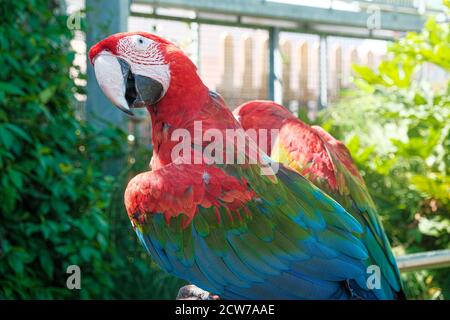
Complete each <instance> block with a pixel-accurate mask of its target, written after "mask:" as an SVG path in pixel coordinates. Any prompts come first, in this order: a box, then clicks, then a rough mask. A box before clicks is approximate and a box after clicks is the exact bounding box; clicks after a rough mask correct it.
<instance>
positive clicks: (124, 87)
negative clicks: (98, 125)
mask: <svg viewBox="0 0 450 320" xmlns="http://www.w3.org/2000/svg"><path fill="white" fill-rule="evenodd" d="M93 64H94V71H95V77H96V78H97V82H98V84H99V86H100V88H101V89H102V91H103V93H104V94H105V96H106V97H107V98H108V99H109V100H110V101H111V102H112V103H113V104H114V105H115V106H116V107H118V108H119V109H120V110H122V111H123V112H125V113H127V114H129V115H134V114H133V112H132V111H131V108H143V107H145V106H147V105H151V104H155V103H156V102H158V100H159V99H160V98H161V95H162V93H163V86H162V84H160V83H159V82H158V81H156V80H154V79H152V78H149V77H146V76H142V75H137V74H133V72H132V71H131V67H130V65H129V64H128V62H126V61H125V60H123V59H121V58H117V57H116V56H114V55H113V54H111V53H109V52H108V51H102V52H101V53H100V54H98V55H97V56H96V57H95V58H94V61H93Z"/></svg>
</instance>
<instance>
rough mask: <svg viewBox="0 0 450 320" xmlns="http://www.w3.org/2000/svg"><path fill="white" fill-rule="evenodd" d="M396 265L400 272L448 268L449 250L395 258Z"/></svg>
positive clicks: (449, 260)
mask: <svg viewBox="0 0 450 320" xmlns="http://www.w3.org/2000/svg"><path fill="white" fill-rule="evenodd" d="M397 265H398V268H399V269H400V271H401V272H409V271H418V270H425V269H438V268H446V267H450V250H436V251H427V252H420V253H414V254H407V255H404V256H400V257H398V258H397Z"/></svg>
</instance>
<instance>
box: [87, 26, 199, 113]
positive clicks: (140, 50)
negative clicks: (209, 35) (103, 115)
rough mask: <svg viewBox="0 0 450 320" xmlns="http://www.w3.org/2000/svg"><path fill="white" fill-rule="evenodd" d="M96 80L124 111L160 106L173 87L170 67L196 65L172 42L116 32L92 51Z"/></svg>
mask: <svg viewBox="0 0 450 320" xmlns="http://www.w3.org/2000/svg"><path fill="white" fill-rule="evenodd" d="M89 60H90V61H91V63H92V65H93V66H94V71H95V77H96V78H97V81H98V84H99V86H100V88H101V90H102V91H103V93H104V94H105V95H106V97H107V98H108V99H109V100H110V101H111V102H112V103H113V104H114V105H115V106H117V107H118V108H119V109H121V110H122V111H124V112H126V113H128V114H131V115H133V112H132V111H131V108H141V107H147V106H149V105H155V104H156V103H158V102H159V101H160V100H161V99H162V98H163V97H164V96H165V95H166V93H167V92H168V90H169V87H170V86H171V82H172V81H171V80H173V79H172V78H173V77H172V74H171V71H172V70H171V64H172V65H174V63H173V62H174V61H176V62H177V64H176V65H185V66H188V68H187V69H192V66H193V68H194V69H195V66H194V65H193V63H192V62H191V61H190V60H189V58H188V57H187V56H186V55H184V53H183V52H182V51H181V50H180V49H178V48H177V47H176V46H175V45H174V44H172V43H171V42H169V41H167V40H165V39H163V38H160V37H158V36H156V35H153V34H150V33H146V32H125V33H117V34H114V35H111V36H109V37H108V38H106V39H104V40H102V41H100V42H98V43H97V44H95V45H94V46H92V47H91V49H90V50H89Z"/></svg>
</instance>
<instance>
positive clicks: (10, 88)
mask: <svg viewBox="0 0 450 320" xmlns="http://www.w3.org/2000/svg"><path fill="white" fill-rule="evenodd" d="M0 91H3V92H6V93H10V94H15V95H21V94H23V93H24V92H23V91H22V89H21V88H19V87H18V86H15V85H14V84H12V83H8V82H0Z"/></svg>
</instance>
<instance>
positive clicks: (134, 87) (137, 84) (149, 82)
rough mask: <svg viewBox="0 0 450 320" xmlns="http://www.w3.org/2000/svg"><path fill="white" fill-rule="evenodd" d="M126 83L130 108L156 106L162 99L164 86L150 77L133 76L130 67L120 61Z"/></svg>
mask: <svg viewBox="0 0 450 320" xmlns="http://www.w3.org/2000/svg"><path fill="white" fill-rule="evenodd" d="M118 60H119V63H120V66H121V68H122V74H123V77H124V81H125V99H126V100H127V103H128V106H129V107H130V108H143V107H146V106H147V105H152V104H155V103H156V102H158V101H159V99H160V98H161V95H162V93H163V90H164V89H163V86H162V84H161V83H159V82H158V81H157V80H154V79H152V78H150V77H146V76H142V75H138V74H133V72H132V71H131V68H130V65H129V64H128V63H127V62H126V61H125V60H123V59H120V58H119V59H118Z"/></svg>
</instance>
